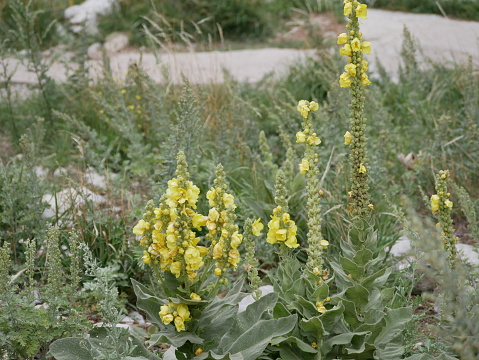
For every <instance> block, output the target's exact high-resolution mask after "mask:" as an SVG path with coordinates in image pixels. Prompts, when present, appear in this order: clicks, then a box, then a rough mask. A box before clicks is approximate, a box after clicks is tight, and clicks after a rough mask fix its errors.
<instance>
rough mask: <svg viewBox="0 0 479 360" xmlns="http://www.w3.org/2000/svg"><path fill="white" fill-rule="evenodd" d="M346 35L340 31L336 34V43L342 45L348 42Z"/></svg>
mask: <svg viewBox="0 0 479 360" xmlns="http://www.w3.org/2000/svg"><path fill="white" fill-rule="evenodd" d="M348 39H349V37H348V35H347V34H346V33H341V34H339V36H338V45H343V44H346V43H347V42H348Z"/></svg>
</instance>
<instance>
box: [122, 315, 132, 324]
mask: <svg viewBox="0 0 479 360" xmlns="http://www.w3.org/2000/svg"><path fill="white" fill-rule="evenodd" d="M134 322H135V321H134V320H133V319H132V318H131V317H130V316H125V317H124V318H123V320H121V323H123V324H133V323H134Z"/></svg>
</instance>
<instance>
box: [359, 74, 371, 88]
mask: <svg viewBox="0 0 479 360" xmlns="http://www.w3.org/2000/svg"><path fill="white" fill-rule="evenodd" d="M361 83H362V84H363V85H364V86H368V85H371V81H369V78H368V75H367V74H366V73H364V72H363V73H362V74H361Z"/></svg>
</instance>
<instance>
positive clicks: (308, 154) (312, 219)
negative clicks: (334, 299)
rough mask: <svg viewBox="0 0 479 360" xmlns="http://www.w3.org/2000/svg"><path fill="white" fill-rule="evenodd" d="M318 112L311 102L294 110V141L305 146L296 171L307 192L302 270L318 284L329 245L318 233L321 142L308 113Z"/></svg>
mask: <svg viewBox="0 0 479 360" xmlns="http://www.w3.org/2000/svg"><path fill="white" fill-rule="evenodd" d="M318 109H319V105H318V103H316V102H314V101H311V102H309V101H307V100H301V101H300V102H299V103H298V107H297V110H298V112H299V113H300V114H301V116H302V117H303V123H302V127H303V130H302V131H299V132H298V133H297V134H296V142H298V143H304V144H305V152H304V156H303V159H302V160H301V164H300V165H299V172H300V173H301V174H304V175H305V177H306V180H307V185H306V189H307V193H308V203H307V212H308V261H307V263H306V267H307V268H308V269H309V270H310V271H312V272H313V273H314V274H315V275H318V276H320V278H319V279H318V281H319V284H320V283H321V277H323V278H324V277H327V270H325V269H323V256H322V255H323V250H324V249H327V247H328V245H329V242H328V241H327V240H324V239H323V235H322V233H321V205H320V198H321V196H322V194H323V191H322V190H321V189H319V166H318V162H319V156H318V152H317V150H316V148H317V146H318V145H319V144H321V139H320V138H319V137H318V135H317V134H316V132H315V130H314V127H313V123H312V121H311V117H310V116H309V114H310V112H314V111H317V110H318Z"/></svg>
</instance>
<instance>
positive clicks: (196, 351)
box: [195, 348, 203, 356]
mask: <svg viewBox="0 0 479 360" xmlns="http://www.w3.org/2000/svg"><path fill="white" fill-rule="evenodd" d="M202 353H203V349H202V348H198V349H196V350H195V355H196V356H198V355H201V354H202Z"/></svg>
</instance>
